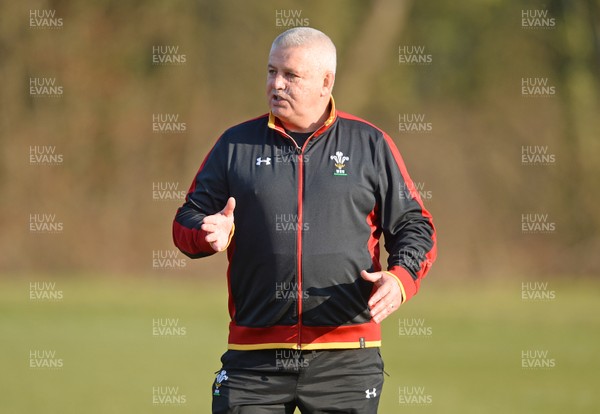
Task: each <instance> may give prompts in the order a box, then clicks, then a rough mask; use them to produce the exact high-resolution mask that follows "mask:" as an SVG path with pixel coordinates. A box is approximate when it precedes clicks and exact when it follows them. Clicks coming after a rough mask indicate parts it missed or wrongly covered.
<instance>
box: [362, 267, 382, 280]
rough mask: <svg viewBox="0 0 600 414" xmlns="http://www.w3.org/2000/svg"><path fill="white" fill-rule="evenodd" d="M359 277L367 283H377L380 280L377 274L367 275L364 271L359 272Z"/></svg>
mask: <svg viewBox="0 0 600 414" xmlns="http://www.w3.org/2000/svg"><path fill="white" fill-rule="evenodd" d="M360 276H361V277H362V278H363V279H365V280H366V281H367V282H373V283H375V282H377V281H379V279H381V275H379V274H378V272H375V273H369V272H367V271H366V270H363V271H362V272H360Z"/></svg>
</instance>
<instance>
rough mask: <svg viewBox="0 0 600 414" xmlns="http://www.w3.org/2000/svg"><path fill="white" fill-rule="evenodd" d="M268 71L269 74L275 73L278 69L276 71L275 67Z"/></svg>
mask: <svg viewBox="0 0 600 414" xmlns="http://www.w3.org/2000/svg"><path fill="white" fill-rule="evenodd" d="M267 73H268V74H269V75H275V74H276V73H277V71H276V70H275V69H269V70H268V71H267Z"/></svg>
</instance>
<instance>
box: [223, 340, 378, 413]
mask: <svg viewBox="0 0 600 414" xmlns="http://www.w3.org/2000/svg"><path fill="white" fill-rule="evenodd" d="M221 363H222V368H221V370H220V371H218V372H217V377H216V379H215V382H214V383H213V386H212V395H213V397H212V398H213V402H212V410H213V414H225V413H229V414H267V413H268V414H292V413H294V410H295V409H296V407H298V408H299V409H300V411H301V412H302V413H303V414H325V413H356V414H358V413H360V414H375V413H377V406H378V404H379V398H380V396H381V391H382V387H383V361H382V359H381V355H380V353H379V348H364V349H348V350H319V351H296V350H290V349H269V350H258V351H232V350H229V351H227V352H225V354H223V356H222V357H221Z"/></svg>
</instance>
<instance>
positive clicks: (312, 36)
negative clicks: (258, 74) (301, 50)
mask: <svg viewBox="0 0 600 414" xmlns="http://www.w3.org/2000/svg"><path fill="white" fill-rule="evenodd" d="M302 46H317V50H316V51H315V52H318V53H315V55H316V59H317V62H318V64H319V66H320V67H321V68H322V69H324V70H325V71H329V72H332V73H333V74H335V69H336V51H335V45H334V44H333V42H332V41H331V39H330V38H329V36H327V35H326V34H325V33H323V32H321V31H319V30H317V29H313V28H312V27H294V28H293V29H289V30H286V31H285V32H283V33H281V34H280V35H279V36H277V37H276V38H275V40H274V41H273V45H272V46H271V50H273V49H275V48H276V47H281V48H286V47H302Z"/></svg>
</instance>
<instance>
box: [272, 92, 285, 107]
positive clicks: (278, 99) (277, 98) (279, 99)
mask: <svg viewBox="0 0 600 414" xmlns="http://www.w3.org/2000/svg"><path fill="white" fill-rule="evenodd" d="M271 102H272V103H273V105H281V104H283V103H284V102H287V100H286V99H285V98H284V97H283V96H281V95H280V94H278V93H273V94H271Z"/></svg>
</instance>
